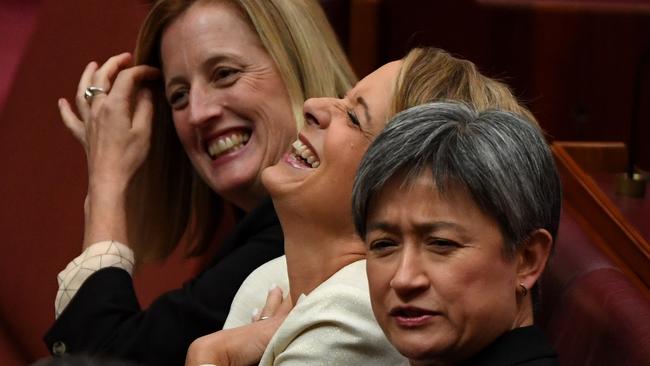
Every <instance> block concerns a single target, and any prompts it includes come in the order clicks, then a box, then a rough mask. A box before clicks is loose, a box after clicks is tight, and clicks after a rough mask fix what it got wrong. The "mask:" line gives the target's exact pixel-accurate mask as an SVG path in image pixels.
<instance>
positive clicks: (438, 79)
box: [389, 47, 539, 128]
mask: <svg viewBox="0 0 650 366" xmlns="http://www.w3.org/2000/svg"><path fill="white" fill-rule="evenodd" d="M445 100H450V101H451V100H455V101H462V102H466V103H468V104H471V105H472V106H473V108H474V109H475V110H476V111H479V112H480V111H485V110H489V109H500V110H502V111H508V112H513V113H516V114H519V115H521V116H523V117H525V118H526V119H528V120H529V122H530V123H532V124H533V125H535V126H537V127H538V128H539V124H538V123H537V120H536V119H535V117H534V116H533V114H532V113H531V112H530V111H529V110H528V108H526V107H525V106H523V105H522V104H521V103H520V102H519V101H518V100H517V98H516V97H515V96H514V95H513V94H512V92H511V91H510V88H508V86H507V85H505V84H503V83H501V82H499V81H497V80H495V79H492V78H489V77H487V76H485V75H483V74H481V73H480V72H479V70H478V69H477V67H476V65H474V64H473V63H472V62H471V61H468V60H463V59H460V58H457V57H454V56H452V55H450V54H449V53H447V52H445V51H443V50H441V49H438V48H432V47H426V48H415V49H413V50H411V51H410V52H409V53H408V54H407V55H406V56H405V57H404V58H403V59H402V67H401V69H400V73H399V76H398V78H397V82H396V87H395V94H394V96H393V102H392V105H391V109H390V112H391V113H390V114H389V115H390V116H393V115H395V114H396V113H399V112H401V111H403V110H406V109H408V108H410V107H414V106H417V105H420V104H424V103H428V102H434V101H445Z"/></svg>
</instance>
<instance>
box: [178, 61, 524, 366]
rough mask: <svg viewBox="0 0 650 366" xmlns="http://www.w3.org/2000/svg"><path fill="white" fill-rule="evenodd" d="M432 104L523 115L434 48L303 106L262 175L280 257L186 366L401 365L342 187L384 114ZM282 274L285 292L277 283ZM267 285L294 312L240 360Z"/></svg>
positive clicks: (504, 94)
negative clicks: (372, 291) (378, 311)
mask: <svg viewBox="0 0 650 366" xmlns="http://www.w3.org/2000/svg"><path fill="white" fill-rule="evenodd" d="M437 99H460V100H463V101H466V102H469V103H474V104H476V105H477V106H478V107H479V108H481V109H485V108H490V107H495V108H503V109H508V110H513V111H516V112H518V113H525V114H528V112H527V110H526V109H525V108H524V107H522V106H521V105H519V104H518V103H517V101H516V99H515V98H514V97H513V96H512V94H511V93H510V91H509V90H508V88H507V87H505V86H504V85H503V84H500V83H498V82H496V81H494V80H492V79H489V78H487V77H485V76H483V75H481V74H480V73H478V71H477V70H476V67H475V66H474V65H473V64H472V63H471V62H469V61H465V60H459V59H456V58H453V57H451V56H450V55H449V54H447V53H446V52H444V51H440V50H437V49H416V50H413V51H411V52H410V53H409V55H407V56H406V57H405V58H404V59H403V60H402V61H395V62H391V63H389V64H386V65H384V66H383V67H381V68H380V69H378V70H377V71H375V72H374V73H372V74H370V75H369V76H367V77H366V78H364V79H363V80H362V81H360V82H359V83H358V84H357V85H356V86H355V87H354V88H353V89H352V90H350V91H349V92H348V93H347V94H346V96H345V97H344V98H342V99H333V98H320V99H311V100H308V101H307V102H305V105H304V113H305V119H306V124H307V125H306V127H305V128H304V129H303V130H302V132H301V133H300V134H299V137H298V139H297V140H296V141H295V142H294V143H293V145H292V148H291V151H290V152H289V153H287V154H285V155H284V158H283V159H282V160H281V161H280V162H279V163H278V164H276V165H274V166H272V167H269V168H267V169H266V170H264V172H263V175H262V180H263V183H264V185H265V187H266V188H267V189H268V191H269V193H270V194H271V197H272V199H273V203H274V205H275V208H276V210H277V212H278V217H279V219H280V223H281V225H282V229H283V231H284V235H285V252H286V257H281V258H279V259H276V260H273V261H271V262H269V263H267V264H265V265H264V266H262V267H261V268H259V269H257V270H256V271H255V272H253V273H252V274H251V276H249V277H248V278H247V280H246V281H245V282H244V284H243V285H242V287H241V289H240V291H239V293H238V295H237V296H236V298H235V301H234V302H233V306H232V309H231V314H230V315H229V319H228V321H227V326H230V327H233V326H235V327H238V328H233V329H228V330H225V331H222V332H218V333H215V334H213V335H210V336H207V337H204V338H201V339H199V340H197V341H196V342H195V343H194V344H193V345H192V347H191V348H190V352H189V353H188V359H187V361H186V364H188V365H196V364H200V363H208V362H215V363H216V364H219V365H243V364H251V363H255V362H257V361H258V360H259V359H260V356H261V362H260V365H283V366H286V365H320V364H331V365H347V364H350V365H352V364H363V365H395V364H398V363H401V362H404V359H403V358H402V357H401V356H400V355H399V354H398V353H397V352H396V351H395V349H394V348H393V347H392V346H391V345H390V344H389V343H388V342H387V340H386V338H385V336H384V335H383V333H382V332H381V329H380V328H379V327H378V325H377V323H376V321H375V319H374V317H373V315H372V311H371V307H370V298H369V295H368V283H367V280H366V271H365V267H366V263H365V254H366V250H365V247H364V243H363V241H362V240H361V239H360V238H359V237H358V236H357V235H356V233H355V230H354V225H353V221H352V216H351V212H352V211H351V210H352V209H351V204H350V201H351V195H352V183H353V179H354V176H355V174H356V171H357V168H358V165H359V162H360V161H361V157H362V156H363V154H364V153H365V151H366V149H367V148H368V146H369V145H370V143H371V142H372V140H373V139H374V138H375V136H376V135H377V134H378V133H380V132H381V131H382V130H383V129H384V127H385V125H386V122H387V121H388V119H389V118H390V116H391V114H392V113H393V111H400V110H403V109H405V108H407V107H409V106H412V105H418V104H421V103H424V102H427V101H430V100H437ZM287 273H288V284H284V285H282V281H283V277H284V278H286V276H287ZM285 281H286V280H285ZM273 284H278V285H280V286H281V287H285V290H286V289H287V287H288V291H289V293H290V300H291V302H292V303H293V304H295V307H294V308H293V309H292V310H291V312H290V313H289V315H288V316H287V318H286V319H285V320H284V322H283V323H282V325H281V326H280V327H279V329H278V330H277V332H276V333H275V335H274V336H273V338H272V339H271V341H270V343H269V345H268V346H267V347H266V350H264V353H263V355H262V354H261V352H260V353H258V354H255V352H250V353H247V357H246V358H242V357H241V352H242V350H244V349H248V348H249V347H247V346H248V345H249V344H250V343H251V342H250V340H251V339H252V338H251V335H250V333H247V331H246V330H247V328H248V327H251V328H250V329H254V328H253V327H254V326H255V325H257V324H260V323H264V322H269V321H275V319H274V316H273V307H266V308H265V309H263V311H262V313H261V314H259V315H258V316H257V319H258V321H256V322H254V323H253V324H249V325H246V324H247V323H249V322H250V314H251V310H252V309H253V308H254V307H256V306H258V304H260V303H261V301H263V300H262V299H263V297H265V294H266V290H267V289H268V288H269V287H270V286H272V285H273ZM272 294H273V295H274V296H277V294H275V293H272ZM256 296H257V297H256ZM275 304H276V305H275V306H277V304H278V301H275ZM258 349H259V347H258Z"/></svg>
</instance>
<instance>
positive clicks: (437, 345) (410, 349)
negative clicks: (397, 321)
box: [388, 332, 451, 365]
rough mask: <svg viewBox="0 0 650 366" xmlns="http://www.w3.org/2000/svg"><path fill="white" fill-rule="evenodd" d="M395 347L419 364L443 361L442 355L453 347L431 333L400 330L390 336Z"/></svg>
mask: <svg viewBox="0 0 650 366" xmlns="http://www.w3.org/2000/svg"><path fill="white" fill-rule="evenodd" d="M388 338H389V339H390V341H391V343H392V344H393V345H394V346H395V348H396V349H397V350H398V351H399V353H401V354H402V355H403V356H404V357H406V358H408V359H410V360H413V361H417V364H425V365H426V364H433V363H434V361H441V360H443V359H444V358H441V357H440V356H441V355H444V354H445V353H448V351H449V350H450V348H451V344H449V342H440V341H443V340H440V341H439V342H436V341H435V339H433V337H432V335H431V334H429V335H427V334H404V333H403V332H399V333H397V334H393V335H391V336H390V337H388Z"/></svg>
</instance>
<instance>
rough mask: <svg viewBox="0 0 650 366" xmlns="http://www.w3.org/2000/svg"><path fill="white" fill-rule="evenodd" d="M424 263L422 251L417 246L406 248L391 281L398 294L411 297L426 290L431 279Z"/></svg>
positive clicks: (391, 285)
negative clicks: (419, 251)
mask: <svg viewBox="0 0 650 366" xmlns="http://www.w3.org/2000/svg"><path fill="white" fill-rule="evenodd" d="M423 265H424V263H422V254H421V253H418V251H417V250H416V249H415V248H408V247H406V248H404V250H403V251H402V253H401V257H400V259H399V264H398V266H397V269H396V270H395V273H394V274H393V278H392V279H391V281H390V287H391V288H392V289H393V290H395V293H397V295H398V296H400V297H402V298H409V297H413V296H416V295H417V294H419V293H421V292H423V291H426V289H427V288H428V287H429V285H430V281H429V277H428V275H427V273H426V271H425V269H424V266H423Z"/></svg>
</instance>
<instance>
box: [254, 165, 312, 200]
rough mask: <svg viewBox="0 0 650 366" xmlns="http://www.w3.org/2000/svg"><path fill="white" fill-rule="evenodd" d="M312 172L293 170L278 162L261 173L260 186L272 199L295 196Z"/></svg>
mask: <svg viewBox="0 0 650 366" xmlns="http://www.w3.org/2000/svg"><path fill="white" fill-rule="evenodd" d="M312 172H313V171H309V170H300V169H296V168H293V167H291V166H289V165H288V164H286V163H285V162H283V161H282V160H280V161H279V162H278V163H276V164H275V165H271V166H269V167H267V168H265V169H264V170H263V171H262V185H263V186H264V188H266V190H267V191H268V192H269V194H270V195H271V197H273V199H277V198H282V197H285V196H287V195H295V194H298V193H299V192H300V190H301V186H302V185H303V184H304V183H305V180H306V179H307V178H308V177H309V176H311V174H312Z"/></svg>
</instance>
